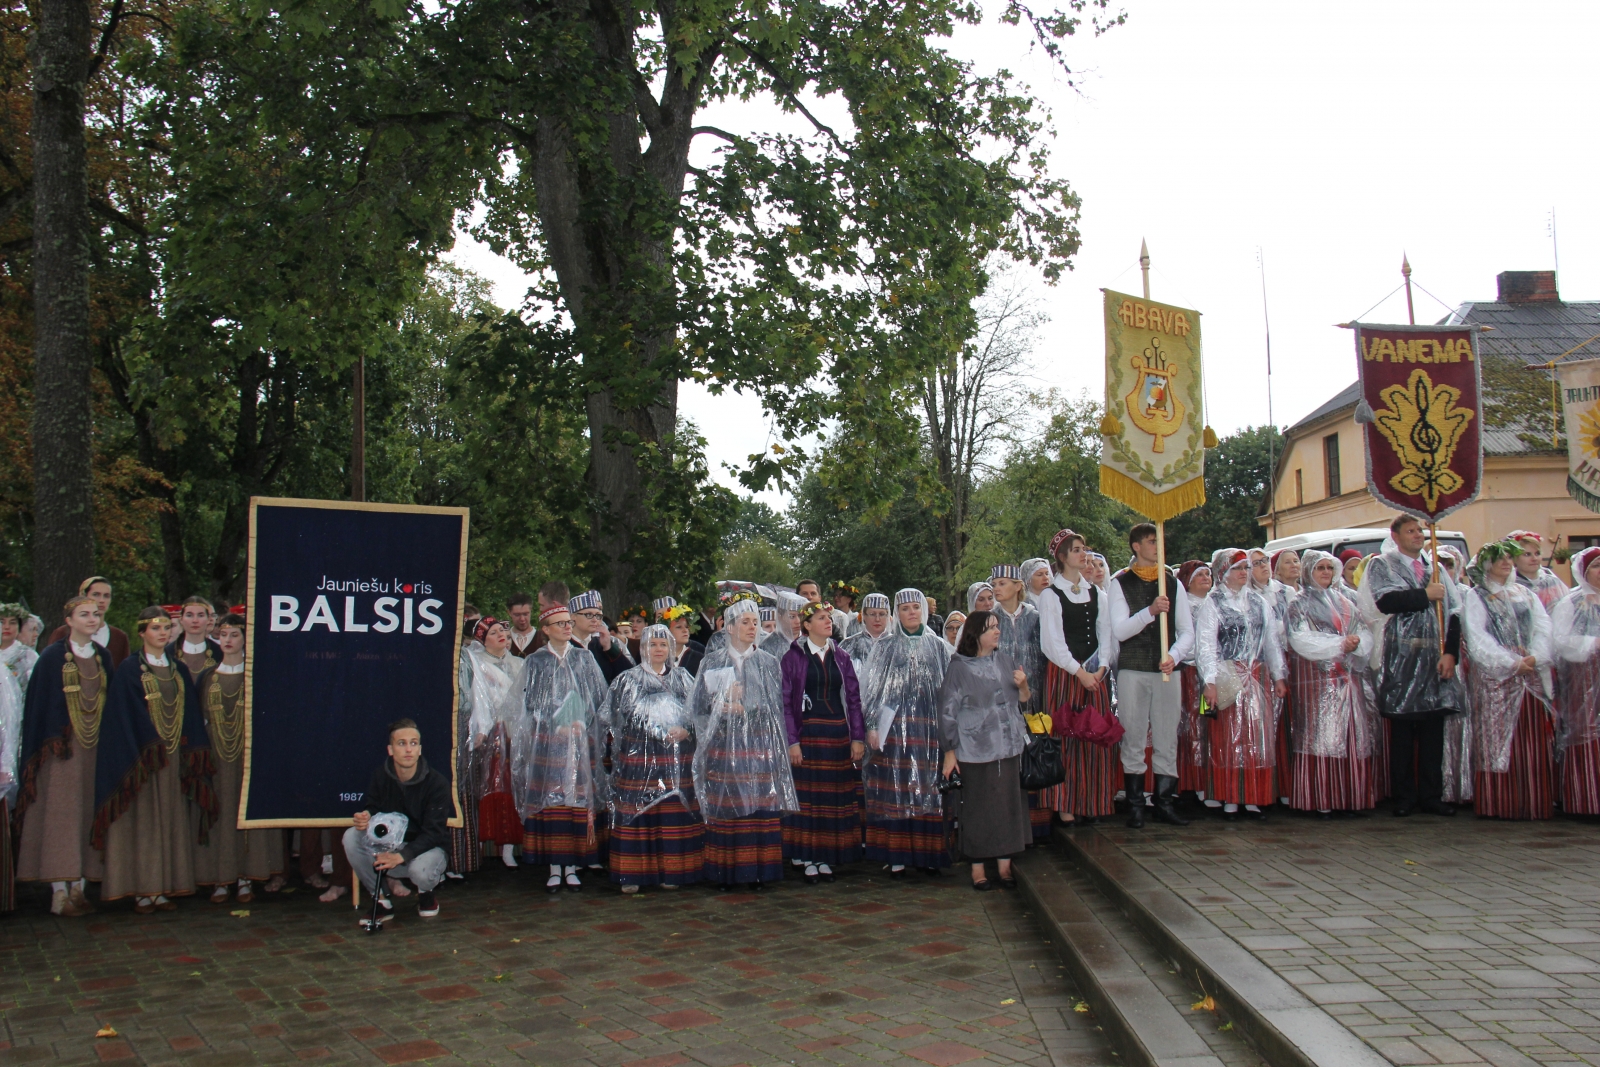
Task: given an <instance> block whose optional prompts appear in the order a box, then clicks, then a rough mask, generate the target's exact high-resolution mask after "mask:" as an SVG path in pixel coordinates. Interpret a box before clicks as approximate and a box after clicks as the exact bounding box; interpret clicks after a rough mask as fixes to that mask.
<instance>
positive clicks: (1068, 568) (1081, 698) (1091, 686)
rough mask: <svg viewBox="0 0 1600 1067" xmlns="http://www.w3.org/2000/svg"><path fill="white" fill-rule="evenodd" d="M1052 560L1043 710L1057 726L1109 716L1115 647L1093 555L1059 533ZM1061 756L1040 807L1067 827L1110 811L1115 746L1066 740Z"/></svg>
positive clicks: (1043, 618)
mask: <svg viewBox="0 0 1600 1067" xmlns="http://www.w3.org/2000/svg"><path fill="white" fill-rule="evenodd" d="M1050 556H1051V558H1053V559H1054V560H1055V561H1056V562H1055V566H1056V574H1055V576H1054V577H1053V578H1052V579H1051V580H1050V586H1049V588H1047V589H1046V590H1045V592H1044V594H1043V595H1042V596H1041V597H1040V598H1039V645H1040V648H1041V649H1042V651H1043V652H1044V657H1045V660H1046V663H1045V669H1044V677H1045V680H1044V686H1045V696H1044V710H1045V711H1046V712H1047V713H1048V714H1049V715H1051V716H1052V718H1053V719H1054V720H1055V723H1056V724H1057V728H1059V724H1061V723H1062V722H1064V721H1065V716H1064V712H1065V711H1066V710H1067V709H1069V708H1071V709H1076V708H1082V707H1094V708H1097V709H1098V710H1099V711H1101V712H1102V713H1104V714H1106V715H1110V714H1111V688H1110V682H1111V674H1112V668H1113V667H1114V666H1115V665H1116V655H1117V642H1116V640H1115V638H1114V637H1113V636H1112V633H1111V607H1110V604H1109V602H1108V600H1107V598H1106V594H1105V592H1104V590H1102V589H1101V588H1100V587H1099V586H1098V585H1097V584H1095V583H1094V582H1093V581H1092V580H1091V578H1090V575H1089V566H1090V563H1091V560H1090V553H1089V552H1088V551H1087V550H1086V549H1085V548H1084V543H1083V538H1082V537H1081V536H1080V535H1078V534H1076V533H1074V532H1073V531H1071V530H1062V531H1061V532H1060V533H1058V534H1056V535H1055V537H1053V538H1051V540H1050ZM1061 756H1062V760H1063V761H1064V762H1065V763H1066V769H1067V777H1066V780H1065V781H1063V782H1062V783H1061V784H1060V785H1053V786H1051V787H1050V788H1048V789H1045V790H1042V791H1041V800H1042V802H1043V803H1044V804H1046V805H1048V806H1049V807H1050V809H1051V810H1052V811H1055V812H1056V813H1058V814H1059V815H1060V816H1061V821H1062V822H1064V823H1069V824H1070V823H1073V822H1076V821H1085V822H1093V821H1094V820H1095V819H1098V818H1099V817H1100V816H1102V815H1110V814H1112V813H1113V812H1115V811H1116V801H1115V797H1116V793H1117V787H1118V786H1119V785H1121V784H1122V760H1121V759H1120V757H1119V755H1118V748H1117V746H1116V745H1096V744H1091V743H1090V742H1088V741H1084V740H1082V739H1080V738H1073V737H1068V738H1063V739H1062V741H1061Z"/></svg>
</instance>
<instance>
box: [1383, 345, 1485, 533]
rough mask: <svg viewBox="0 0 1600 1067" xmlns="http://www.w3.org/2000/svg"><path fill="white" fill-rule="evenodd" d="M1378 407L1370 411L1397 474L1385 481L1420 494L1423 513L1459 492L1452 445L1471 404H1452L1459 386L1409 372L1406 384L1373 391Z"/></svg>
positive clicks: (1458, 394)
mask: <svg viewBox="0 0 1600 1067" xmlns="http://www.w3.org/2000/svg"><path fill="white" fill-rule="evenodd" d="M1378 395H1379V396H1380V397H1381V398H1382V399H1383V402H1384V404H1386V405H1387V407H1385V408H1384V409H1383V410H1381V411H1377V412H1374V413H1373V421H1374V422H1375V423H1376V424H1377V427H1378V430H1379V432H1381V433H1382V434H1383V436H1384V437H1385V438H1386V439H1387V440H1388V442H1389V444H1390V446H1391V447H1393V449H1394V451H1395V455H1396V456H1397V457H1398V458H1399V460H1400V465H1401V469H1400V473H1398V474H1396V475H1395V476H1394V477H1392V478H1390V479H1389V485H1390V486H1391V487H1392V488H1394V489H1397V490H1399V491H1400V492H1402V493H1405V494H1407V495H1410V496H1420V497H1422V499H1423V501H1424V502H1425V503H1426V504H1427V509H1428V511H1430V512H1432V511H1435V510H1437V509H1438V506H1439V498H1440V497H1441V496H1448V495H1449V494H1451V493H1454V492H1456V491H1457V490H1459V489H1460V488H1461V487H1462V485H1463V484H1465V483H1464V482H1463V481H1462V478H1461V475H1460V474H1458V473H1456V472H1455V471H1454V470H1452V469H1451V468H1450V464H1451V462H1452V461H1453V460H1454V459H1455V453H1456V444H1457V443H1458V442H1459V441H1460V440H1461V435H1462V434H1463V433H1465V432H1466V429H1467V423H1469V422H1471V421H1472V416H1473V411H1472V409H1471V408H1463V407H1457V406H1456V404H1457V402H1458V401H1459V400H1460V399H1461V390H1459V389H1457V388H1455V387H1453V386H1449V385H1435V384H1434V382H1433V379H1432V378H1430V377H1428V372H1427V371H1425V370H1422V369H1420V368H1419V369H1417V370H1414V371H1412V372H1411V377H1410V379H1408V380H1407V382H1406V384H1405V385H1403V386H1401V385H1391V386H1389V387H1388V388H1386V389H1384V390H1383V391H1382V392H1380V393H1379V394H1378Z"/></svg>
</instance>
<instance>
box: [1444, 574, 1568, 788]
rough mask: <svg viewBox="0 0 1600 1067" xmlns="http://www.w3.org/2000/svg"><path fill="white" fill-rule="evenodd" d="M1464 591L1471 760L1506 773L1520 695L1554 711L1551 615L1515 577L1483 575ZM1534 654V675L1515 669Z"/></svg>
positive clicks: (1547, 711)
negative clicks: (1505, 579)
mask: <svg viewBox="0 0 1600 1067" xmlns="http://www.w3.org/2000/svg"><path fill="white" fill-rule="evenodd" d="M1474 578H1478V584H1477V585H1476V586H1474V587H1473V588H1472V589H1469V590H1467V591H1466V594H1465V596H1464V599H1465V601H1466V612H1465V616H1466V620H1465V621H1466V627H1465V628H1466V642H1467V652H1468V654H1469V655H1470V656H1471V659H1472V677H1471V683H1472V764H1473V766H1474V767H1475V768H1476V769H1477V770H1480V771H1488V772H1490V773H1493V774H1504V773H1506V772H1507V771H1508V770H1509V769H1510V768H1511V741H1512V738H1513V736H1514V735H1515V733H1516V729H1517V718H1518V717H1519V716H1520V715H1521V714H1522V703H1523V698H1524V697H1532V698H1533V701H1534V703H1535V704H1536V705H1537V706H1538V708H1539V711H1538V712H1536V714H1546V715H1554V714H1555V711H1554V708H1553V707H1552V706H1551V703H1550V696H1551V681H1550V661H1551V652H1552V648H1551V637H1550V616H1549V615H1547V614H1545V610H1544V605H1543V604H1541V603H1540V602H1539V597H1538V594H1537V593H1535V592H1534V590H1533V589H1531V588H1529V587H1528V586H1526V585H1523V584H1521V583H1520V582H1518V581H1517V580H1516V578H1515V576H1513V577H1512V580H1511V581H1509V582H1507V583H1506V584H1504V585H1501V584H1500V583H1499V582H1496V581H1495V580H1494V579H1492V578H1489V577H1488V576H1487V575H1483V576H1482V577H1481V578H1479V576H1478V575H1476V574H1475V575H1474ZM1525 656H1533V657H1534V658H1535V659H1536V660H1538V663H1539V666H1538V668H1537V669H1536V670H1535V671H1534V672H1533V673H1532V674H1517V673H1516V670H1517V664H1518V663H1520V662H1521V661H1522V659H1523V657H1525Z"/></svg>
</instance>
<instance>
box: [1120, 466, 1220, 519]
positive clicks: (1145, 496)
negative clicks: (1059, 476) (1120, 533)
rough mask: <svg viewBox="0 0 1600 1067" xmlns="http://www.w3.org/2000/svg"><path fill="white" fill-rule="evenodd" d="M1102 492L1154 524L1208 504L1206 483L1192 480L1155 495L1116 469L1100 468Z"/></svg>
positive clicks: (1201, 478)
mask: <svg viewBox="0 0 1600 1067" xmlns="http://www.w3.org/2000/svg"><path fill="white" fill-rule="evenodd" d="M1100 492H1102V493H1104V494H1105V495H1106V496H1108V497H1110V498H1111V499H1112V500H1116V501H1119V502H1121V503H1123V504H1126V505H1128V507H1130V508H1132V509H1133V510H1134V511H1137V512H1138V513H1139V514H1141V515H1143V516H1144V517H1145V518H1147V519H1149V520H1150V521H1151V522H1166V521H1167V520H1168V519H1170V518H1173V517H1174V516H1177V515H1182V514H1183V513H1184V512H1185V511H1188V510H1189V509H1190V508H1197V507H1199V506H1200V505H1201V504H1204V503H1205V502H1206V480H1205V478H1204V477H1200V478H1191V479H1189V480H1188V481H1187V482H1184V483H1183V484H1182V485H1178V486H1174V487H1173V488H1171V489H1168V490H1167V491H1166V492H1164V493H1152V492H1151V491H1150V490H1149V489H1147V488H1145V487H1144V486H1143V485H1142V484H1140V483H1139V482H1136V481H1134V480H1133V479H1132V478H1130V477H1128V476H1127V475H1126V474H1123V473H1122V472H1121V471H1119V470H1116V469H1115V468H1113V467H1106V466H1102V467H1101V468H1100Z"/></svg>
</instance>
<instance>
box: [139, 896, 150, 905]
mask: <svg viewBox="0 0 1600 1067" xmlns="http://www.w3.org/2000/svg"><path fill="white" fill-rule="evenodd" d="M138 903H140V904H150V903H153V901H151V899H150V898H149V897H140V898H138Z"/></svg>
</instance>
